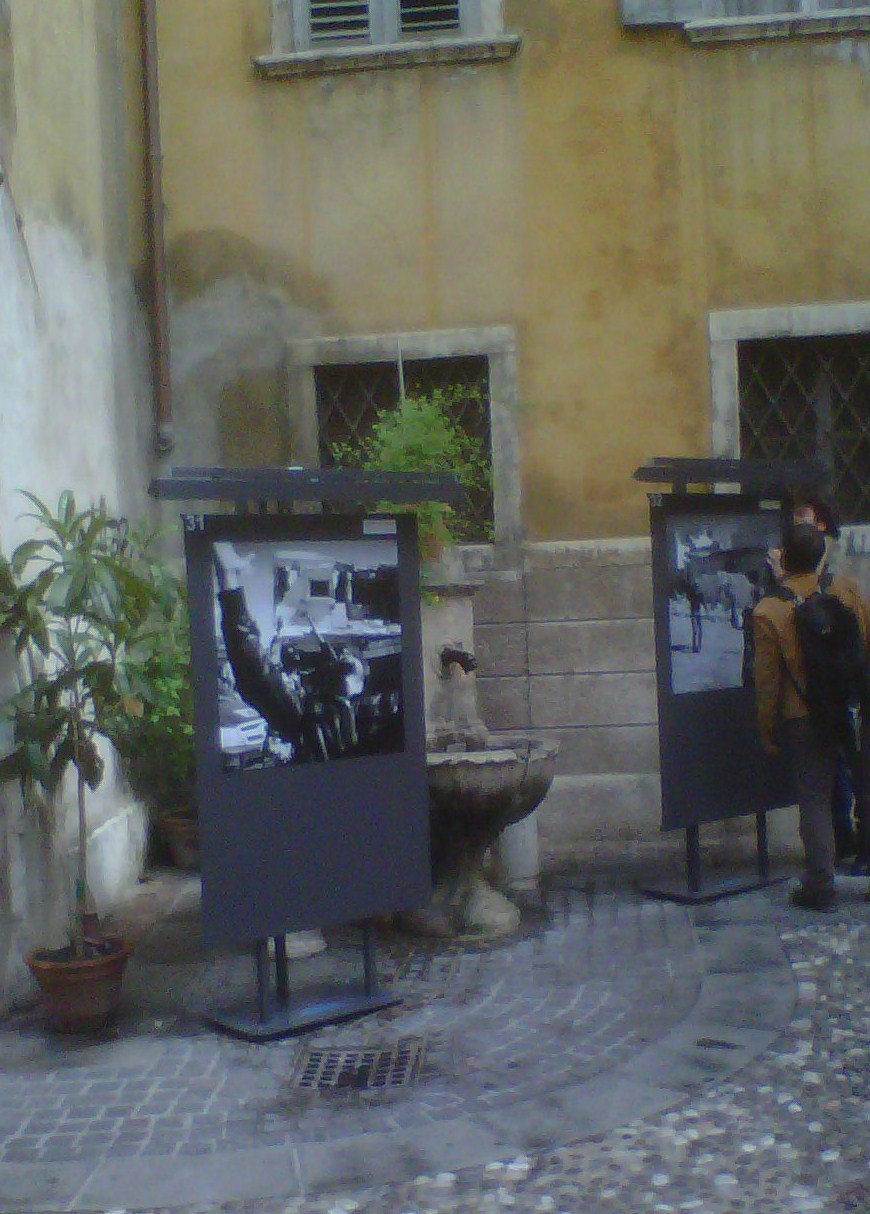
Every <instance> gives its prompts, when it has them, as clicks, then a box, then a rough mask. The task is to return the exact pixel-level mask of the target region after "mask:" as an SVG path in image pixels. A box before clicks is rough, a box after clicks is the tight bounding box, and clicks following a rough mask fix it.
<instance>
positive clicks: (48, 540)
mask: <svg viewBox="0 0 870 1214" xmlns="http://www.w3.org/2000/svg"><path fill="white" fill-rule="evenodd" d="M25 496H26V497H27V498H28V499H29V501H30V502H31V504H32V505H33V507H34V510H33V512H31V513H30V514H29V515H27V516H26V517H29V518H31V519H33V520H34V522H35V524H36V527H37V534H36V536H35V537H34V538H32V539H29V540H27V541H25V542H24V543H22V544H20V545H19V546H18V547H17V548H16V549H15V551H14V552H13V553H12V555H11V557H10V558H9V559H8V560H7V559H6V558H5V557H3V558H0V636H2V637H4V638H5V639H6V640H7V641H8V642H11V643H13V644H14V647H15V652H16V654H17V656H18V659H19V662H20V668H21V673H20V681H19V690H18V691H17V693H16V694H14V695H13V696H12V697H11V698H10V699H9V700H8V702H7V703H6V704H5V705H4V706H3V711H4V713H5V715H6V717H7V719H8V720H9V721H10V722H11V726H12V746H11V749H10V750H9V751H8V753H7V754H6V755H4V756H3V758H2V759H0V780H10V779H17V780H18V781H19V782H20V784H21V790H22V796H23V798H24V803H25V805H26V806H28V807H36V806H40V807H43V808H45V809H47V810H50V811H54V814H55V815H56V816H57V817H59V816H60V815H61V813H62V812H63V809H64V798H63V795H62V793H63V784H64V777H65V776H66V774H67V773H68V772H69V770H70V769H72V771H73V772H74V778H75V793H76V809H77V824H78V832H77V834H78V847H77V851H76V860H77V862H76V875H75V895H74V905H73V908H72V917H71V927H70V938H69V944H68V945H67V946H66V947H64V948H61V949H47V948H42V949H37V950H36V951H35V952H34V953H33V954H32V955H31V956H30V958H29V959H28V964H29V966H30V969H31V972H32V973H33V975H34V977H35V979H36V981H37V982H38V983H39V985H40V987H41V990H42V993H43V999H44V1003H45V1008H46V1012H47V1015H48V1019H49V1023H50V1024H51V1025H52V1026H53V1027H54V1028H56V1029H59V1030H61V1031H67V1032H75V1031H88V1030H93V1029H95V1028H99V1027H102V1026H103V1025H105V1024H106V1023H107V1021H108V1020H109V1019H110V1018H111V1017H112V1016H113V1015H114V1013H115V1011H116V1008H117V1005H118V1001H119V998H120V990H121V982H122V979H123V973H124V968H125V965H126V962H127V958H128V956H129V952H130V948H129V945H128V944H127V942H126V941H125V940H123V939H122V938H120V937H118V936H114V935H106V934H104V932H103V930H102V927H101V925H100V922H99V918H98V916H97V914H96V913H95V911H94V909H93V907H92V904H91V899H90V897H89V892H88V813H87V809H88V803H87V797H88V790H89V789H90V790H92V789H96V788H97V787H98V785H99V784H100V782H101V780H102V778H103V771H104V761H103V758H102V757H101V755H100V752H99V749H98V742H99V740H100V739H101V738H110V737H111V732H112V728H111V723H112V722H114V721H116V720H117V719H118V717H119V716H120V715H121V714H129V715H136V714H139V713H141V712H142V711H143V693H144V691H145V688H144V686H143V685H142V684H141V682H140V680H139V677H138V675H139V672H140V671H141V670H142V668H143V665H144V664H145V662H146V660H147V655H148V653H149V651H150V649H151V647H152V645H153V644H154V643H155V639H156V637H157V635H158V634H157V631H156V630H155V628H154V605H155V604H154V589H153V587H152V585H151V584H150V583H149V582H148V580H147V579H146V578H144V577H142V576H141V574H140V573H139V572H138V571H137V568H136V565H137V562H136V560H135V559H134V553H133V550H132V547H131V545H130V542H129V537H128V535H127V530H126V526H125V524H124V523H123V522H122V521H120V520H117V519H113V518H112V517H110V515H109V514H108V513H107V511H106V508H105V506H104V505H102V504H101V505H99V506H92V507H88V508H86V509H84V510H80V509H78V508H77V506H76V502H75V498H74V496H73V494H72V493H70V492H69V491H66V492H64V493H63V494H61V496H60V499H59V501H58V505H57V509H56V511H52V510H50V509H49V507H48V506H46V505H45V504H44V503H43V502H42V501H40V500H39V498H37V497H35V496H34V495H32V494H25Z"/></svg>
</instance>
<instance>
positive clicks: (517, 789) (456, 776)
mask: <svg viewBox="0 0 870 1214" xmlns="http://www.w3.org/2000/svg"><path fill="white" fill-rule="evenodd" d="M557 751H558V745H557V744H556V743H550V742H544V741H541V740H540V739H537V738H529V737H523V736H518V735H513V736H501V737H498V738H490V739H489V741H488V742H487V744H486V748H485V749H481V750H469V751H446V752H438V751H435V752H430V753H429V754H427V755H426V768H427V775H428V781H429V803H430V810H431V814H430V821H431V827H432V845H433V860H434V861H435V867H436V870H437V869H438V868H440V867H441V866H442V865H445V864H446V866H447V867H448V868H449V867H453V866H454V864H455V863H456V862H457V861H459V860H460V855H463V856H464V858H465V860H466V861H470V860H472V859H473V855H474V854H475V853H476V854H477V855H479V854H480V852H481V851H483V850H484V849H485V848H487V847H489V846H490V845H491V844H492V843H494V842H495V840H496V839H497V838H498V836H499V835H500V834H501V832H502V831H503V830H504V829H505V827H507V826H512V825H513V824H514V823H515V822H519V821H520V820H521V819H522V818H525V817H526V816H527V815H528V814H530V813H531V812H532V811H533V810H534V809H536V808H537V806H538V805H539V804H540V803H541V801H542V800H543V798H544V797H545V796H546V794H547V791H548V789H549V787H550V785H551V784H552V782H553V776H554V774H555V770H556V753H557Z"/></svg>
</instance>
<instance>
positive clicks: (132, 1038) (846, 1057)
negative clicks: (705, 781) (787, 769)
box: [0, 880, 870, 1214]
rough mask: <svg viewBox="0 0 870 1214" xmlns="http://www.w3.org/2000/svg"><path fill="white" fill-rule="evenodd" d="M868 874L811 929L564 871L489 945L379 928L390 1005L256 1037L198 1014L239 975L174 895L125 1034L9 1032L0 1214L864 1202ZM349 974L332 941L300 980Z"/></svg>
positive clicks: (32, 1021)
mask: <svg viewBox="0 0 870 1214" xmlns="http://www.w3.org/2000/svg"><path fill="white" fill-rule="evenodd" d="M864 884H865V883H864V882H857V881H854V880H852V881H844V882H843V888H844V894H843V898H842V902H841V908H840V909H839V910H838V911H837V913H836V914H834V915H825V916H812V915H810V914H808V913H806V912H804V913H802V912H797V911H794V910H792V909H791V908H789V907H788V905H787V902H786V898H785V888H784V887H783V886H774V887H771V888H770V889H768V890H765V891H762V892H759V893H756V894H750V895H744V896H742V897H740V898H734V899H730V900H728V901H727V902H720V903H716V904H713V905H710V906H707V907H701V908H697V909H695V910H694V911H692V910H688V909H686V908H683V907H679V906H675V905H673V904H669V903H656V902H651V901H648V900H642V899H640V898H638V897H636V896H634V895H632V894H630V893H629V892H627V891H625V890H620V889H618V888H610V889H607V888H605V889H603V890H599V891H597V892H596V890H595V888H594V887H593V886H592V885H589V884H586V885H581V884H579V883H574V884H572V883H571V882H570V881H569V882H567V883H564V884H563V885H562V886H560V887H559V888H551V890H550V894H549V897H548V899H547V902H546V905H545V907H544V909H543V912H542V913H539V914H537V915H532V916H531V917H530V926H529V930H528V932H527V933H526V934H525V935H524V937H523V938H521V939H518V940H514V941H511V942H510V943H508V944H504V945H501V946H499V947H490V948H480V947H474V946H472V945H471V944H469V943H460V944H456V945H453V946H451V947H448V948H444V947H442V948H427V947H424V946H422V945H420V944H419V942H417V944H416V945H412V944H411V943H410V942H408V941H407V940H404V939H403V938H400V937H395V936H389V935H388V936H387V937H386V938H385V940H384V945H383V948H382V954H381V961H382V965H381V968H382V972H383V975H384V977H385V979H386V981H387V982H391V983H392V984H393V985H394V989H395V990H396V992H397V993H399V994H401V995H402V996H403V998H404V1002H403V1004H402V1005H401V1007H400V1008H397V1009H393V1010H391V1011H388V1012H384V1013H381V1014H379V1015H377V1016H371V1017H368V1018H366V1019H365V1020H361V1021H356V1022H354V1023H353V1024H345V1025H342V1026H334V1027H331V1028H327V1029H320V1030H318V1031H316V1032H315V1033H314V1034H311V1035H308V1036H306V1037H305V1038H299V1039H293V1040H290V1041H286V1040H285V1041H282V1042H276V1043H272V1044H269V1045H262V1044H257V1045H252V1044H247V1043H242V1042H238V1041H233V1040H231V1039H229V1038H227V1037H224V1036H220V1035H218V1034H215V1033H213V1032H211V1031H210V1030H207V1029H206V1028H204V1026H203V1025H202V1023H201V1021H200V1019H199V1018H198V1015H197V1012H198V1010H199V1009H201V1008H202V1007H203V1006H207V1005H208V1004H209V1003H210V1002H211V1003H212V1004H213V1002H214V1000H215V997H216V989H217V988H218V986H219V989H220V994H219V998H220V1000H221V1001H227V1002H232V1001H233V999H235V998H237V997H239V996H240V995H241V994H244V993H245V991H249V988H250V982H251V974H250V964H249V962H248V961H247V959H244V958H239V957H234V956H231V955H228V956H224V957H220V958H217V959H215V958H208V957H205V956H204V955H202V954H201V952H199V951H198V950H197V948H196V946H195V945H194V944H192V940H193V939H194V938H195V916H196V901H195V893H196V891H195V887H194V886H192V885H191V884H190V883H189V882H188V883H187V884H184V883H181V884H180V885H179V886H178V888H177V889H176V891H175V894H174V897H175V905H174V907H173V913H172V914H170V915H169V916H167V917H166V918H165V919H164V920H163V921H162V923H161V924H159V925H158V927H157V928H156V929H154V930H153V931H152V932H151V933H150V934H148V935H146V936H145V938H144V939H143V940H142V942H141V944H140V947H139V949H138V953H137V962H136V965H135V966H134V968H133V969H132V970H131V973H130V981H129V983H128V1000H127V1009H126V1013H125V1015H124V1016H123V1018H122V1020H121V1022H120V1024H119V1026H118V1029H117V1031H116V1033H115V1034H113V1035H112V1036H110V1037H109V1038H106V1039H104V1040H99V1041H92V1042H86V1043H83V1042H61V1041H59V1040H58V1039H56V1038H51V1037H48V1036H47V1035H45V1034H44V1033H43V1031H42V1029H41V1027H40V1026H39V1022H38V1020H37V1019H36V1017H35V1016H34V1015H33V1014H28V1015H22V1016H19V1017H17V1018H16V1019H14V1020H13V1021H11V1022H8V1023H6V1024H5V1025H2V1026H0V1067H2V1070H0V1211H2V1214H11V1212H12V1211H15V1210H28V1211H38V1210H46V1211H47V1210H51V1209H70V1210H72V1209H75V1210H99V1211H109V1210H112V1209H129V1210H133V1209H143V1208H147V1209H153V1210H158V1209H159V1210H166V1209H170V1208H171V1209H178V1210H181V1209H185V1210H189V1211H190V1214H194V1211H196V1212H197V1214H198V1212H200V1211H202V1214H205V1212H206V1211H208V1214H215V1212H216V1211H218V1210H226V1211H228V1212H230V1211H231V1212H236V1211H245V1212H250V1214H285V1212H286V1214H349V1212H350V1211H352V1210H357V1211H359V1212H360V1214H363V1212H370V1214H374V1212H376V1211H377V1212H383V1214H447V1212H448V1211H460V1210H461V1211H476V1210H499V1209H502V1208H503V1209H513V1210H516V1211H517V1212H518V1214H526V1212H530V1211H539V1210H552V1211H555V1212H556V1214H559V1212H564V1214H580V1212H581V1211H582V1212H583V1214H587V1212H589V1214H596V1212H597V1211H599V1210H601V1211H607V1210H626V1209H630V1210H662V1211H667V1210H691V1209H703V1210H704V1211H705V1212H706V1211H711V1212H713V1214H716V1212H718V1211H722V1214H726V1212H728V1214H732V1212H736V1211H742V1210H744V1209H746V1210H750V1209H751V1210H753V1211H754V1210H760V1209H765V1210H771V1211H773V1212H774V1214H779V1212H780V1211H801V1210H825V1211H832V1212H839V1211H846V1210H859V1211H865V1212H867V1214H870V1135H868V1128H870V1066H868V1062H870V1058H868V1052H870V1048H868V1041H870V1001H868V989H870V988H868V979H870V907H868V906H867V904H866V903H865V902H863V901H862V900H861V895H862V893H863V886H864ZM165 894H166V891H165V889H164V890H163V892H162V896H164V897H165ZM356 967H358V962H357V960H356V958H355V956H354V954H353V952H352V951H351V950H350V949H349V947H348V941H347V939H346V938H343V937H336V938H334V939H332V938H331V941H330V948H329V949H328V950H327V953H326V954H323V956H322V957H320V958H315V959H312V960H311V961H308V962H305V963H301V966H300V969H301V970H303V971H304V974H305V977H306V980H307V981H312V982H316V981H319V980H322V979H324V978H325V977H327V976H328V977H332V978H334V977H335V976H336V975H339V976H343V977H345V978H347V977H348V976H349V975H351V974H352V973H353V972H355V968H356ZM372 1057H377V1058H379V1059H381V1060H382V1061H384V1062H385V1065H386V1068H387V1069H386V1072H385V1074H387V1076H388V1079H395V1080H396V1086H395V1087H391V1086H390V1083H389V1082H388V1081H387V1082H385V1084H384V1085H383V1086H382V1087H380V1088H370V1087H365V1088H362V1089H361V1088H360V1087H359V1085H358V1084H357V1083H356V1082H355V1077H356V1076H358V1075H359V1074H360V1073H361V1070H362V1069H364V1068H363V1067H362V1063H365V1062H366V1060H369V1059H371V1058H372ZM318 1059H319V1064H318ZM330 1060H331V1065H332V1070H331V1071H330V1069H329V1064H330ZM397 1063H398V1065H397ZM324 1068H325V1069H324ZM312 1076H314V1077H315V1078H316V1079H317V1083H315V1085H314V1086H315V1090H312V1089H311V1086H310V1085H311V1082H312ZM343 1076H344V1078H345V1080H346V1082H342V1077H343ZM324 1079H325V1082H324ZM306 1083H307V1084H308V1085H309V1086H307V1087H306V1086H305V1085H306Z"/></svg>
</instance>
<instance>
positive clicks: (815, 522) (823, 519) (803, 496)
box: [792, 486, 840, 540]
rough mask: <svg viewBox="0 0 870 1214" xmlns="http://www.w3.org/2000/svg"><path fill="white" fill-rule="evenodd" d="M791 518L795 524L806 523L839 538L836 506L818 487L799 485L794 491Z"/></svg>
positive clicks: (834, 537) (833, 537)
mask: <svg viewBox="0 0 870 1214" xmlns="http://www.w3.org/2000/svg"><path fill="white" fill-rule="evenodd" d="M792 518H793V520H794V522H795V524H796V525H797V524H804V523H807V524H809V525H810V526H811V527H817V528H818V530H819V531H822V532H824V534H825V535H829V536H831V538H832V539H835V540H836V539H839V536H840V520H839V517H838V515H837V508H836V506H835V505H834V503H833V502H832V501H831V499H830V498H829V497H828V496H827V494H825V493H823V492H822V490H820V489H817V488H814V487H813V486H801V487H800V488H799V489H797V490H796V491H795V495H794V502H793V505H792Z"/></svg>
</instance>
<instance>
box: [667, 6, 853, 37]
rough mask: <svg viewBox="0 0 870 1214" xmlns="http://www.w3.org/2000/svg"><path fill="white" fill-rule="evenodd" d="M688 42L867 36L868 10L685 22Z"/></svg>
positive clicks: (840, 10) (836, 10) (684, 27)
mask: <svg viewBox="0 0 870 1214" xmlns="http://www.w3.org/2000/svg"><path fill="white" fill-rule="evenodd" d="M683 29H684V31H685V34H686V37H687V38H688V39H689V41H690V42H758V41H766V40H768V39H771V38H807V37H828V38H830V37H843V36H845V35H849V34H867V33H870V8H864V9H829V10H828V11H827V12H824V13H802V14H795V13H789V14H786V15H781V16H770V17H720V18H717V19H715V20H712V21H687V22H685V24H684V25H683Z"/></svg>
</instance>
